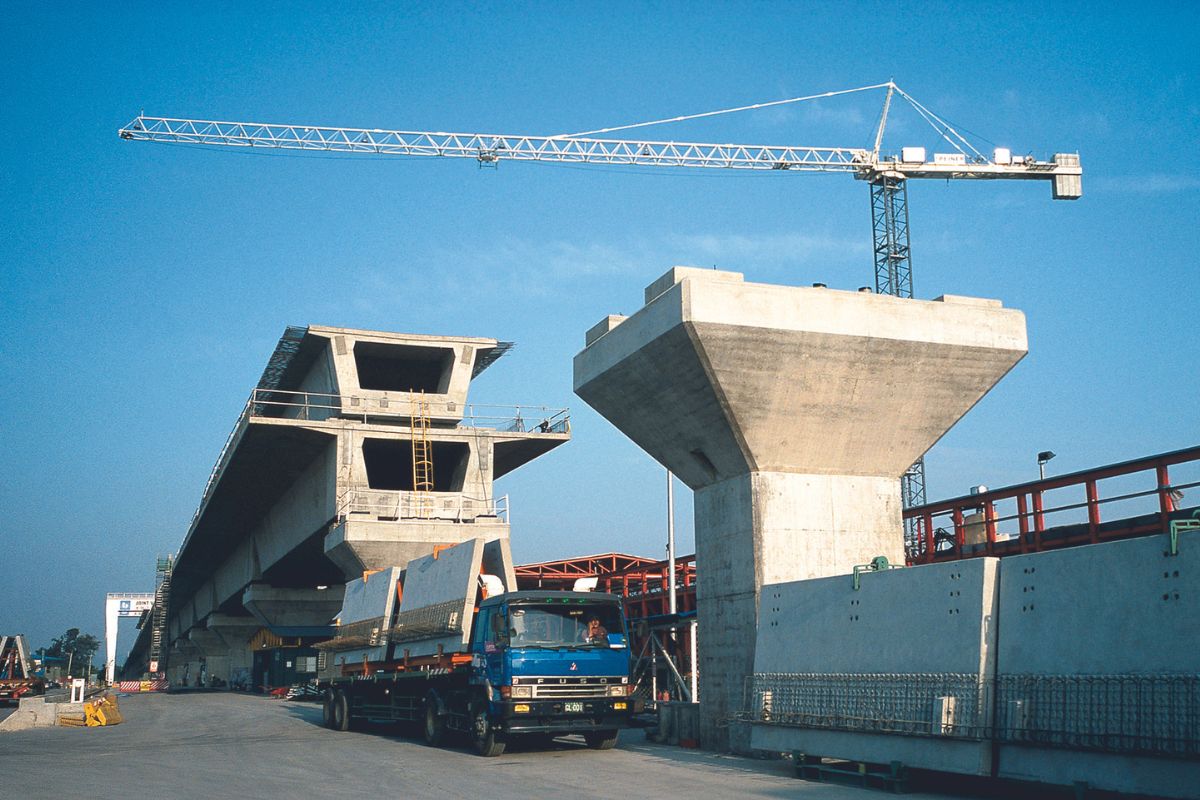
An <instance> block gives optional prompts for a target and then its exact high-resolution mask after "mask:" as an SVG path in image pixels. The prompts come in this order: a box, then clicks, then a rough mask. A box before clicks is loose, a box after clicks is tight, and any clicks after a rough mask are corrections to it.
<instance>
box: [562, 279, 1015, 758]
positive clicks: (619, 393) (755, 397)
mask: <svg viewBox="0 0 1200 800" xmlns="http://www.w3.org/2000/svg"><path fill="white" fill-rule="evenodd" d="M645 296H646V305H645V306H644V307H643V308H642V309H640V310H639V311H638V312H637V313H636V314H634V315H633V316H631V317H629V318H624V317H608V318H606V319H605V320H604V321H602V322H601V323H600V324H599V325H597V326H595V327H594V328H592V329H591V330H590V331H588V334H587V337H586V346H585V347H584V349H583V351H581V352H580V353H579V354H578V355H577V356H575V364H574V370H575V392H576V394H578V395H579V396H580V397H581V398H583V399H584V400H585V401H586V402H587V403H588V404H589V405H591V406H592V407H593V408H594V409H596V410H597V411H598V412H599V413H600V414H601V415H603V416H604V417H605V418H606V419H608V420H609V421H610V422H611V423H613V425H615V426H616V427H617V428H618V429H620V430H621V431H622V432H623V433H624V434H625V435H627V436H628V437H629V438H630V439H632V440H633V441H634V442H636V443H637V444H638V445H639V446H641V447H642V448H643V449H644V450H646V452H647V453H649V454H650V455H651V456H652V457H653V458H655V459H656V460H657V461H658V462H659V463H661V464H663V465H664V466H666V467H667V468H668V469H669V470H671V471H672V472H673V473H674V474H675V475H677V476H678V477H679V478H680V479H681V480H682V481H683V482H684V483H686V484H687V485H688V486H690V487H691V488H692V489H693V490H695V498H694V501H695V512H696V565H697V569H700V570H703V575H704V577H703V579H702V580H701V581H700V583H699V585H698V587H697V616H698V619H699V624H700V627H701V630H700V633H699V646H700V691H699V695H700V703H701V708H700V723H701V724H700V737H701V744H702V746H703V747H705V748H706V749H712V750H725V749H734V750H738V751H742V750H746V749H748V748H749V735H748V731H746V730H744V727H745V726H740V725H736V724H735V725H732V726H730V725H728V722H729V721H730V720H731V719H733V717H734V716H735V715H736V714H737V713H738V712H739V711H741V710H742V708H741V705H742V696H743V691H744V686H745V681H746V679H747V677H749V676H750V675H751V674H752V673H753V670H754V648H755V634H756V628H757V623H758V611H759V603H760V596H761V591H762V587H763V585H764V584H769V583H778V582H784V581H790V580H800V579H805V578H816V577H822V576H827V575H838V574H845V573H850V572H851V571H852V570H853V568H854V566H855V565H856V564H864V563H867V562H869V561H870V560H871V559H872V558H874V557H875V556H880V555H883V556H886V557H887V558H888V560H889V561H891V562H893V563H901V564H902V563H903V562H904V538H903V526H902V524H901V503H900V476H901V475H902V474H903V473H904V471H905V470H906V469H908V467H909V465H911V464H912V463H913V462H915V461H916V460H917V459H918V458H920V457H921V456H922V455H923V454H924V453H925V451H926V450H928V449H929V447H930V446H932V445H933V443H934V442H936V441H937V440H938V439H939V438H940V437H941V436H942V435H943V434H944V433H945V432H946V431H947V430H948V429H949V428H950V427H951V426H952V425H953V424H954V423H955V422H957V421H958V419H959V418H960V417H962V415H963V414H965V413H966V412H967V410H968V409H970V408H971V407H972V406H973V405H974V404H975V403H977V402H978V401H979V400H980V398H982V397H983V395H984V394H986V393H987V392H988V390H989V389H991V387H992V386H993V385H994V384H995V383H996V382H997V381H998V380H999V379H1000V378H1001V377H1003V376H1004V374H1005V373H1007V372H1008V371H1009V370H1010V369H1012V367H1013V365H1015V364H1016V363H1017V361H1019V360H1020V359H1021V358H1022V357H1023V356H1024V355H1025V352H1026V338H1025V319H1024V315H1022V314H1021V312H1019V311H1015V310H1011V309H1005V308H1003V307H1002V306H1001V304H1000V302H999V301H996V300H980V299H974V298H960V297H949V296H947V297H942V298H938V300H935V301H932V302H928V301H919V300H911V299H902V298H897V297H889V296H884V295H876V294H869V293H861V292H844V291H835V290H830V289H825V288H816V287H814V288H800V287H790V286H771V285H765V284H749V283H744V282H743V280H742V276H741V274H740V273H733V272H718V271H714V270H701V269H694V268H686V267H676V268H674V269H673V270H671V271H670V272H668V273H667V274H666V275H664V276H662V277H661V278H659V279H658V280H657V281H655V282H654V283H653V284H651V285H650V286H649V287H647V289H646V293H645ZM803 624H804V621H803V620H797V621H796V626H795V627H794V628H792V629H790V630H788V631H782V630H781V631H780V635H786V636H796V635H799V634H798V631H802V630H803Z"/></svg>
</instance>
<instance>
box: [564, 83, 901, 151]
mask: <svg viewBox="0 0 1200 800" xmlns="http://www.w3.org/2000/svg"><path fill="white" fill-rule="evenodd" d="M894 85H895V84H893V83H891V81H889V82H887V83H877V84H874V85H873V86H860V87H858V88H857V89H839V90H838V91H834V92H822V93H821V94H810V95H807V96H805V97H789V98H787V99H785V100H771V101H769V102H766V103H755V104H753V105H749V106H738V107H737V108H723V109H720V110H718V111H705V112H702V113H700V114H685V115H684V116H681V117H668V118H666V119H656V120H650V121H648V122H634V123H631V124H629V125H616V126H613V127H611V128H597V129H596V130H594V131H580V132H579V133H560V134H557V135H556V136H548V137H546V138H548V139H574V138H576V137H579V136H594V135H596V134H598V133H612V132H613V131H627V130H631V129H633V128H646V127H649V126H651V125H664V124H666V123H668V122H686V121H687V120H690V119H700V118H701V117H715V116H717V115H719V114H732V113H734V112H737V111H753V110H754V109H758V108H770V107H771V106H781V105H785V104H787V103H799V102H802V101H804V100H818V99H820V98H822V97H836V96H838V95H842V94H853V93H854V92H866V91H870V90H872V89H885V88H887V87H888V86H894Z"/></svg>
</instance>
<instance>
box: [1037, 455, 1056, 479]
mask: <svg viewBox="0 0 1200 800" xmlns="http://www.w3.org/2000/svg"><path fill="white" fill-rule="evenodd" d="M1052 458H1054V451H1053V450H1043V451H1042V452H1040V453H1038V475H1040V476H1041V480H1046V462H1047V461H1049V460H1050V459H1052Z"/></svg>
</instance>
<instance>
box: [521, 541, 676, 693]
mask: <svg viewBox="0 0 1200 800" xmlns="http://www.w3.org/2000/svg"><path fill="white" fill-rule="evenodd" d="M516 573H517V587H518V588H520V589H571V588H572V587H573V586H574V584H575V581H576V580H577V579H579V578H591V577H595V578H597V586H596V588H597V589H599V590H602V591H605V592H611V593H612V594H616V595H620V596H621V598H622V599H623V602H624V606H625V616H626V617H627V618H628V619H629V621H630V623H631V624H630V627H631V629H632V630H631V633H632V638H633V641H632V642H631V643H630V644H631V649H632V651H633V652H634V653H635V654H637V655H638V656H639V658H642V657H644V656H647V655H648V654H649V651H650V648H649V647H648V644H649V641H648V640H649V638H650V637H651V636H653V637H654V638H655V639H656V640H657V641H658V644H659V646H660V647H661V648H662V649H663V650H664V651H665V652H668V653H671V654H672V656H673V658H674V661H675V663H676V664H678V669H679V671H680V673H681V674H683V675H689V674H690V673H691V671H692V664H691V659H690V653H691V639H690V638H689V637H690V636H691V626H690V624H689V623H690V621H691V620H692V619H694V618H695V614H696V556H695V555H689V556H682V557H679V558H676V559H675V616H674V617H672V616H671V606H670V594H669V592H670V575H671V572H670V565H669V563H668V562H667V561H665V560H663V561H653V560H651V559H648V558H641V557H639V556H631V555H626V554H624V553H606V554H604V555H596V556H582V557H580V558H567V559H562V560H561V561H546V562H542V563H540V564H526V565H524V566H519V567H517V569H516ZM681 620H682V622H681ZM674 623H681V624H677V625H675V624H674ZM671 627H674V628H675V631H674V633H673V634H672V632H671V631H670V628H671ZM660 666H661V665H660ZM668 683H669V681H668V680H667V679H666V678H665V677H664V679H663V684H662V685H663V686H666V685H668ZM667 693H668V694H670V690H669V689H668V690H667ZM660 699H662V698H660Z"/></svg>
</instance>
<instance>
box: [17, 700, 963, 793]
mask: <svg viewBox="0 0 1200 800" xmlns="http://www.w3.org/2000/svg"><path fill="white" fill-rule="evenodd" d="M120 704H121V712H122V714H123V715H124V716H125V720H126V721H125V723H124V724H122V725H118V726H116V727H113V728H91V729H86V728H82V729H81V728H48V729H41V730H32V731H23V732H18V733H0V776H3V791H2V792H0V795H3V796H5V797H74V796H88V797H92V798H100V800H108V799H109V798H111V800H128V798H134V797H158V798H164V800H165V799H166V798H171V799H172V800H173V799H174V798H184V799H185V800H187V799H188V798H197V799H198V800H199V799H201V798H203V800H210V798H239V797H244V798H254V799H255V800H267V799H268V798H288V799H289V800H292V799H293V798H303V797H342V796H345V797H351V796H355V797H414V798H424V797H437V798H439V800H441V799H442V798H445V799H446V800H450V799H451V798H469V799H470V800H481V798H486V800H510V799H511V800H536V799H537V798H543V797H545V798H563V799H565V798H571V799H572V800H573V799H574V798H614V797H616V798H625V797H629V798H631V800H632V798H633V797H637V798H638V799H639V800H640V799H641V798H660V797H661V798H683V799H684V800H700V798H710V797H711V798H725V797H728V798H735V797H736V798H784V797H803V798H812V799H813V800H874V798H877V797H881V796H882V795H881V794H880V793H879V792H877V791H863V790H861V789H857V788H851V787H845V786H832V785H826V784H816V783H807V782H804V781H798V780H796V779H795V778H792V777H791V776H790V775H789V766H788V764H787V763H785V762H781V761H756V760H752V759H743V758H737V757H734V756H722V755H715V754H712V753H700V752H697V751H692V750H681V749H680V748H677V747H667V746H663V745H655V744H650V743H648V742H646V741H645V739H644V737H643V735H642V733H641V731H627V732H625V733H623V734H622V739H621V743H620V744H619V745H618V746H617V748H616V749H615V750H610V751H607V752H596V751H592V750H588V749H586V748H585V747H583V746H582V744H572V743H571V742H570V741H569V740H560V741H559V742H557V743H556V744H555V745H553V746H552V747H551V748H549V749H540V750H539V749H528V748H527V749H517V750H516V751H515V752H506V753H505V754H504V755H502V756H499V757H498V758H491V759H485V758H480V757H479V756H477V755H474V754H473V753H472V752H469V751H468V750H467V749H466V747H465V746H464V747H462V748H458V749H455V748H451V749H445V750H439V749H434V748H430V747H426V746H425V745H424V744H422V743H421V742H420V741H419V740H417V739H415V738H408V737H405V736H404V735H402V734H401V733H398V732H396V731H394V730H389V729H379V730H377V731H372V732H367V733H354V732H350V733H335V732H333V731H329V730H326V729H325V728H322V727H321V725H320V716H321V714H320V708H319V707H318V706H317V705H315V704H310V703H288V702H284V701H281V700H270V699H266V698H262V697H257V696H247V695H240V694H225V693H220V694H182V695H142V696H133V697H122V698H121V699H120ZM908 796H909V797H912V798H920V797H930V795H915V794H914V795H908ZM940 797H942V798H943V800H945V796H944V795H942V796H940Z"/></svg>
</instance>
